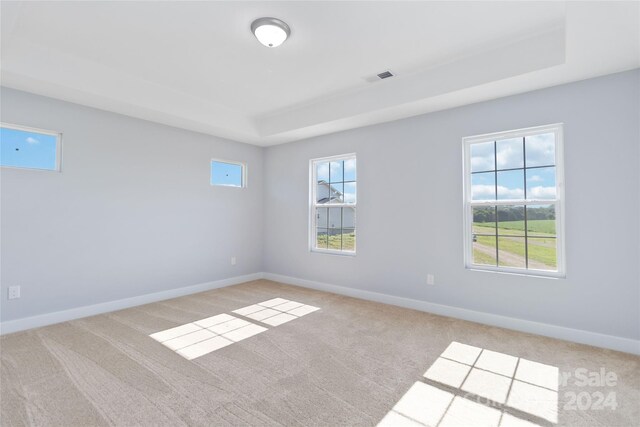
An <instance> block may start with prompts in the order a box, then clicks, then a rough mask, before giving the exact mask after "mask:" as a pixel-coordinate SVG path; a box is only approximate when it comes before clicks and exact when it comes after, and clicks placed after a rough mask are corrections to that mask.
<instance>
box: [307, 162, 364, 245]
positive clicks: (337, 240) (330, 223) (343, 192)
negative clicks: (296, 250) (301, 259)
mask: <svg viewBox="0 0 640 427" xmlns="http://www.w3.org/2000/svg"><path fill="white" fill-rule="evenodd" d="M310 175H311V191H310V193H311V209H310V211H311V212H310V215H311V221H310V230H309V241H310V242H311V245H310V247H311V250H312V251H315V252H327V253H335V254H343V255H354V254H355V252H356V202H357V197H356V156H355V154H348V155H342V156H335V157H325V158H322V159H314V160H311V173H310Z"/></svg>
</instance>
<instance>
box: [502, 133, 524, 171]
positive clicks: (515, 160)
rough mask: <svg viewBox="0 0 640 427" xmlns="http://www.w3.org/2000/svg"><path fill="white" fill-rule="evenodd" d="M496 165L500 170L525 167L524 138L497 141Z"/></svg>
mask: <svg viewBox="0 0 640 427" xmlns="http://www.w3.org/2000/svg"><path fill="white" fill-rule="evenodd" d="M496 164H497V166H498V167H497V168H498V169H515V168H522V167H524V147H523V143H522V138H511V139H503V140H500V141H496Z"/></svg>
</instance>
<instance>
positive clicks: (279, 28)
mask: <svg viewBox="0 0 640 427" xmlns="http://www.w3.org/2000/svg"><path fill="white" fill-rule="evenodd" d="M251 32H252V33H253V34H254V35H255V36H256V38H257V39H258V41H259V42H260V43H262V44H263V45H265V46H266V47H278V46H280V45H281V44H282V43H284V41H285V40H286V39H287V37H289V34H291V29H290V28H289V26H288V25H287V23H286V22H284V21H281V20H279V19H277V18H258V19H256V20H255V21H253V23H252V24H251Z"/></svg>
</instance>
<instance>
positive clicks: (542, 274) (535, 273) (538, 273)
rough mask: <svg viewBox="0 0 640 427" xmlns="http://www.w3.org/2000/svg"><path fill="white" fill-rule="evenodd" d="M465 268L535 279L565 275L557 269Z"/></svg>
mask: <svg viewBox="0 0 640 427" xmlns="http://www.w3.org/2000/svg"><path fill="white" fill-rule="evenodd" d="M465 269H466V270H469V271H477V272H481V273H497V274H506V275H509V276H520V277H533V278H537V279H556V280H557V279H566V278H567V275H566V273H563V272H558V271H542V270H522V269H515V268H513V269H512V268H491V267H483V266H479V265H467V266H465Z"/></svg>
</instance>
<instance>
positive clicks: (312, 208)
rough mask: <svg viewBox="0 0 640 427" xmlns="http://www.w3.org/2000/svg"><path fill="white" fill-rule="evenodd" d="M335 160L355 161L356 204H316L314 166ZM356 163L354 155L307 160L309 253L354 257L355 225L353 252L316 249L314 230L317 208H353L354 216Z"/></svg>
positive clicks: (355, 245)
mask: <svg viewBox="0 0 640 427" xmlns="http://www.w3.org/2000/svg"><path fill="white" fill-rule="evenodd" d="M337 160H355V161H356V181H355V182H356V202H355V203H331V204H329V203H316V200H317V198H316V189H317V185H315V184H316V181H317V168H316V164H318V163H327V162H333V161H337ZM357 168H358V161H357V159H356V153H349V154H341V155H338V156H329V157H320V158H317V159H311V160H309V251H310V252H315V253H322V254H330V255H342V256H352V257H354V256H356V251H357V249H358V238H357V236H358V226H357V224H356V241H355V244H354V248H353V251H343V250H337V249H322V248H317V247H316V239H317V237H318V234H317V230H316V220H317V218H316V208H317V207H325V208H328V207H331V208H353V209H355V211H356V216H357V212H358V208H357V204H358V172H357V170H358V169H357Z"/></svg>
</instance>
